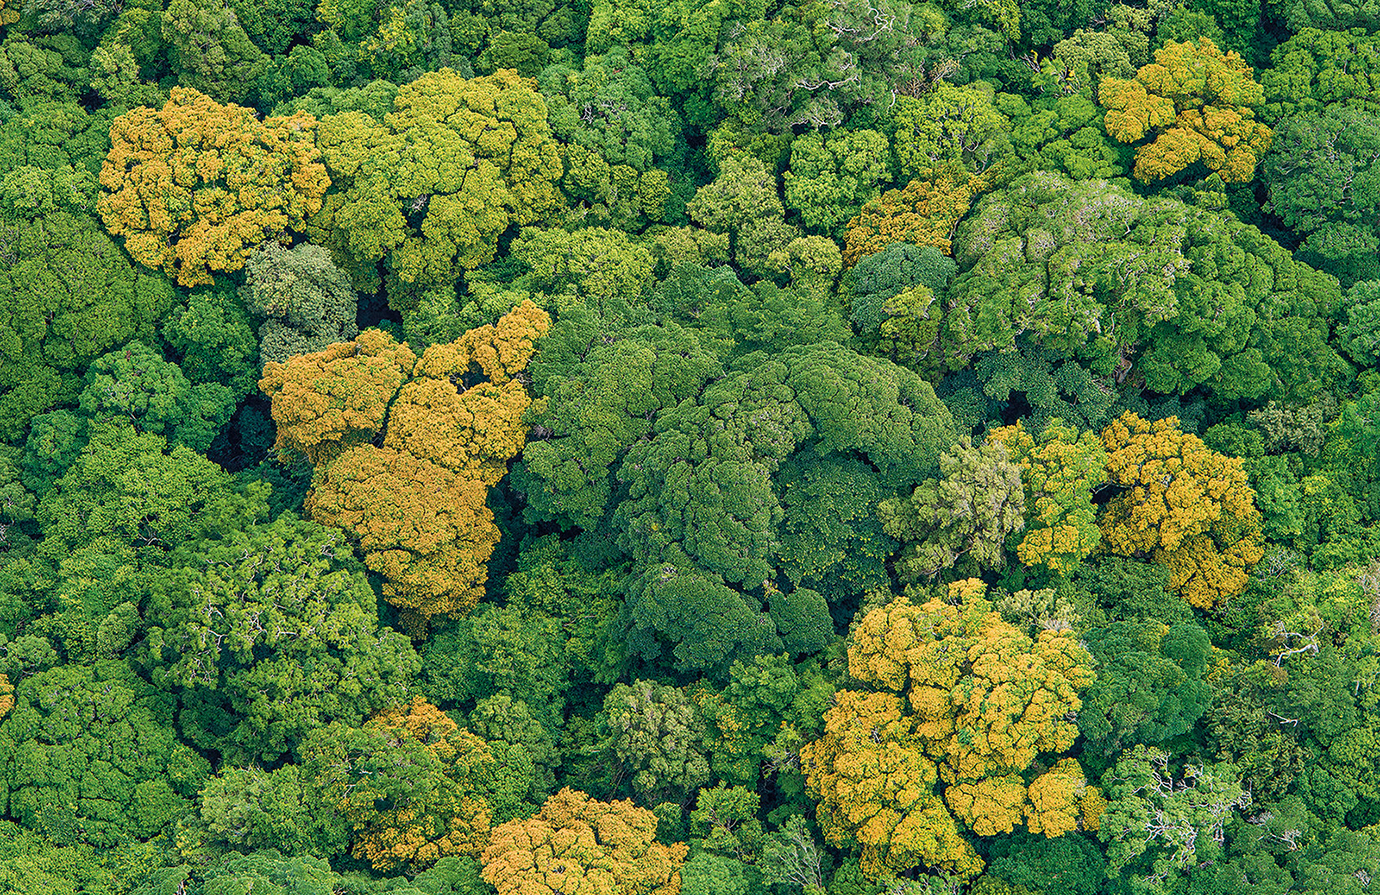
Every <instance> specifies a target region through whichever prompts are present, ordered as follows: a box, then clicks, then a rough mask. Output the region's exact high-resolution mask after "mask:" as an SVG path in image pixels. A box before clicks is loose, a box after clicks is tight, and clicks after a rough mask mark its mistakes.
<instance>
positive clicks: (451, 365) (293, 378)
mask: <svg viewBox="0 0 1380 895" xmlns="http://www.w3.org/2000/svg"><path fill="white" fill-rule="evenodd" d="M549 326H550V317H549V316H548V315H547V314H546V312H545V311H542V310H541V309H540V308H538V307H537V306H536V305H534V304H532V303H531V302H524V303H523V304H522V305H519V306H518V307H517V308H515V309H514V310H513V311H511V312H509V313H508V314H506V315H504V316H503V318H501V319H500V320H499V321H498V323H497V324H496V325H486V326H483V327H480V328H478V329H474V330H471V331H470V332H468V333H466V334H465V335H464V336H462V337H461V338H460V339H458V340H456V341H455V342H452V343H450V344H447V345H432V346H431V347H429V348H427V350H426V351H425V352H423V354H422V357H421V359H420V360H417V359H416V357H415V355H413V354H412V352H411V351H410V350H409V349H408V348H407V346H406V345H398V344H397V343H395V342H393V340H392V339H391V338H389V337H388V336H386V335H384V334H383V333H381V332H377V331H375V332H370V333H365V334H363V335H361V336H360V337H359V338H358V339H357V340H356V341H355V342H353V343H349V342H346V343H340V344H338V345H335V346H332V347H330V348H327V349H326V350H325V351H323V352H318V353H316V354H307V355H301V356H298V357H295V358H293V359H291V360H290V361H289V362H288V363H287V364H276V363H269V364H268V365H267V366H266V367H265V369H264V379H263V380H262V382H261V387H262V388H263V389H264V391H265V392H266V393H268V394H269V395H270V396H271V397H272V398H273V414H274V418H275V419H277V420H282V421H283V423H284V425H283V426H282V428H281V429H280V434H279V448H280V450H281V449H288V450H300V451H301V452H303V453H305V454H306V455H307V456H308V458H309V459H311V460H312V461H313V463H314V464H315V465H316V467H317V471H316V474H315V476H314V478H313V488H312V492H311V494H310V495H309V496H308V498H307V504H306V507H307V511H308V512H309V513H310V514H311V516H312V518H313V519H315V520H316V521H318V522H321V523H322V524H324V525H330V526H334V527H337V528H342V529H344V530H345V531H346V532H348V533H350V535H351V536H352V538H353V539H354V540H355V541H356V543H357V544H358V545H359V547H360V549H361V550H363V551H364V561H365V564H366V565H367V566H369V568H371V569H373V570H374V571H376V572H379V573H380V574H382V575H383V576H384V578H385V579H386V584H385V586H384V594H385V596H387V597H388V598H389V599H390V600H391V601H392V602H394V603H395V604H396V605H399V606H402V607H404V608H406V609H408V610H411V611H413V612H416V613H420V614H421V615H422V616H432V615H442V614H450V615H456V614H462V613H464V612H465V611H467V610H468V609H469V608H470V607H472V606H473V605H474V604H475V602H476V601H477V600H478V599H479V597H480V596H481V594H482V593H483V589H484V581H485V578H486V577H487V571H486V569H485V566H484V564H485V562H486V561H487V560H488V558H489V555H490V554H491V553H492V552H493V549H494V546H495V545H496V544H497V543H498V537H499V532H498V528H497V527H496V526H495V525H494V522H493V512H492V511H491V510H490V509H489V507H488V506H487V504H486V499H487V495H488V490H489V488H491V487H493V486H494V485H495V484H497V483H498V481H499V479H501V478H503V476H504V475H505V474H506V473H507V470H508V461H510V460H511V459H512V458H513V457H514V456H515V455H516V454H517V452H518V451H519V450H521V449H522V444H523V441H524V439H525V438H526V429H525V427H524V425H523V419H524V414H525V413H526V411H527V408H528V406H529V405H530V404H531V398H530V397H529V395H528V393H527V387H526V385H525V384H524V383H523V381H522V379H520V378H517V375H518V374H519V373H521V372H522V371H523V370H524V369H525V368H526V366H527V362H528V360H529V359H530V358H531V356H532V352H533V350H534V342H535V341H536V340H537V339H539V338H540V337H541V336H542V335H543V334H545V332H546V330H547V328H548V327H549ZM331 364H335V365H337V366H338V367H339V369H340V372H339V373H335V374H333V375H332V374H325V375H323V373H324V371H323V370H322V367H323V366H325V365H331ZM472 365H473V366H475V367H477V368H478V371H479V372H480V373H481V374H482V375H483V376H484V377H485V379H484V380H481V381H478V382H475V383H474V384H467V383H466V381H465V380H466V379H467V378H468V377H470V376H471V366H472ZM338 377H339V378H338ZM380 434H382V436H383V443H382V445H381V446H379V445H376V444H375V443H374V442H373V439H374V438H376V437H377V436H379V435H380ZM437 495H442V498H441V500H439V501H437V500H436V499H435V498H436V496H437ZM385 506H388V507H391V508H392V509H391V510H389V511H388V512H381V510H383V508H384V507H385Z"/></svg>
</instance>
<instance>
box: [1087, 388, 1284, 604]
mask: <svg viewBox="0 0 1380 895" xmlns="http://www.w3.org/2000/svg"><path fill="white" fill-rule="evenodd" d="M1102 444H1103V447H1105V448H1106V451H1107V476H1108V478H1109V480H1110V481H1111V482H1112V483H1113V484H1114V485H1117V486H1119V487H1120V488H1121V492H1120V493H1119V494H1117V495H1116V496H1115V497H1113V498H1112V499H1111V501H1109V502H1108V504H1107V507H1106V510H1105V511H1104V512H1103V515H1102V522H1101V528H1102V536H1103V538H1104V539H1105V541H1106V544H1107V548H1108V550H1110V551H1111V552H1113V553H1119V554H1121V555H1123V556H1149V557H1152V558H1153V559H1154V560H1155V561H1156V562H1159V563H1163V564H1164V565H1166V566H1168V567H1169V570H1170V583H1169V587H1170V588H1171V589H1172V590H1174V591H1175V592H1176V593H1178V594H1179V595H1181V596H1182V597H1183V598H1184V599H1185V600H1187V601H1188V602H1189V603H1191V604H1193V605H1194V606H1198V607H1200V608H1208V607H1210V606H1212V605H1214V604H1215V603H1217V602H1219V601H1220V600H1223V599H1226V598H1227V597H1231V596H1235V595H1236V594H1239V593H1241V592H1242V591H1243V590H1245V587H1246V571H1247V569H1249V568H1250V567H1251V566H1253V565H1254V564H1255V563H1257V562H1259V561H1260V559H1261V557H1262V556H1264V554H1265V550H1264V541H1263V537H1262V535H1261V532H1260V513H1259V511H1258V510H1257V509H1256V507H1255V492H1254V491H1253V490H1251V487H1250V485H1249V484H1248V483H1247V479H1246V471H1245V468H1244V463H1243V461H1242V460H1241V459H1240V458H1238V457H1228V456H1226V455H1225V454H1219V453H1217V452H1216V451H1214V450H1211V449H1210V448H1208V446H1207V445H1205V444H1203V441H1202V439H1200V438H1198V437H1197V436H1196V435H1190V434H1187V433H1185V432H1182V431H1180V430H1179V420H1178V418H1177V417H1172V416H1171V417H1167V418H1165V419H1162V420H1157V421H1155V422H1153V423H1152V422H1148V421H1146V420H1143V419H1141V418H1140V417H1139V416H1137V415H1136V414H1134V413H1131V412H1129V411H1128V412H1126V413H1124V414H1122V415H1121V416H1120V417H1119V418H1117V419H1116V420H1114V421H1113V422H1112V424H1111V425H1109V426H1108V427H1107V428H1105V429H1103V430H1102Z"/></svg>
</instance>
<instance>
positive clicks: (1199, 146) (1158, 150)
mask: <svg viewBox="0 0 1380 895" xmlns="http://www.w3.org/2000/svg"><path fill="white" fill-rule="evenodd" d="M1097 89H1098V100H1099V102H1101V104H1102V106H1103V107H1104V108H1105V109H1106V110H1107V116H1106V126H1107V133H1108V134H1110V135H1111V136H1112V137H1113V138H1114V139H1116V140H1120V141H1121V142H1123V143H1137V142H1140V141H1141V140H1143V139H1145V138H1146V137H1154V139H1153V141H1151V142H1150V143H1147V144H1144V145H1142V146H1141V147H1139V148H1138V149H1137V150H1136V167H1135V175H1136V179H1138V180H1143V181H1150V180H1163V179H1165V178H1166V177H1170V176H1171V175H1174V174H1177V173H1178V172H1180V171H1182V170H1183V169H1184V168H1187V167H1188V166H1189V165H1192V164H1194V163H1196V162H1202V163H1203V165H1204V166H1205V167H1206V168H1207V169H1208V170H1210V171H1215V172H1217V173H1218V174H1219V175H1221V177H1222V179H1223V180H1224V181H1227V182H1229V183H1230V182H1233V181H1237V182H1242V181H1248V180H1250V179H1251V177H1252V176H1253V175H1254V173H1255V167H1256V165H1257V164H1258V163H1259V162H1260V157H1261V156H1262V155H1264V154H1265V150H1267V149H1269V148H1270V139H1271V136H1272V134H1271V131H1270V128H1268V127H1266V126H1265V125H1264V124H1262V123H1260V122H1258V121H1256V120H1255V109H1256V107H1258V106H1259V105H1260V104H1261V103H1262V102H1263V101H1264V94H1263V93H1262V91H1261V88H1260V85H1259V84H1258V83H1256V81H1255V80H1254V79H1253V77H1252V71H1251V69H1250V67H1249V66H1247V65H1246V64H1245V62H1244V61H1243V60H1242V58H1241V57H1240V56H1238V55H1237V54H1236V53H1233V52H1231V51H1227V52H1226V53H1223V52H1222V51H1221V50H1219V49H1218V48H1217V45H1216V44H1214V43H1213V42H1212V41H1211V40H1209V39H1207V38H1206V37H1203V38H1199V40H1198V43H1197V44H1193V43H1176V42H1174V41H1172V40H1171V41H1169V42H1167V43H1166V44H1165V45H1164V46H1162V47H1160V48H1159V49H1158V50H1156V51H1155V61H1154V62H1152V63H1150V64H1148V65H1143V66H1141V67H1140V69H1139V70H1138V71H1137V72H1136V77H1135V80H1123V79H1121V78H1103V79H1102V80H1101V81H1100V82H1099V83H1098V88H1097Z"/></svg>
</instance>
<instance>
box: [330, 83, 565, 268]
mask: <svg viewBox="0 0 1380 895" xmlns="http://www.w3.org/2000/svg"><path fill="white" fill-rule="evenodd" d="M318 143H319V145H320V151H321V157H322V159H323V160H324V161H325V165H326V169H327V170H328V171H329V173H330V178H331V183H332V186H333V189H332V191H331V192H330V194H329V195H327V196H326V198H325V201H324V204H323V205H322V206H321V207H320V213H319V215H317V216H316V217H315V218H314V219H313V222H312V233H313V234H314V235H315V236H316V237H317V238H320V239H322V240H324V241H325V242H326V244H328V245H329V246H330V247H331V248H332V249H333V250H334V251H335V252H337V253H338V254H339V255H340V256H341V257H343V258H347V259H349V260H350V261H351V262H352V263H353V264H354V265H356V266H357V267H356V269H355V270H354V271H352V273H353V274H354V276H355V278H356V280H357V281H360V282H367V281H368V279H369V277H370V276H372V275H373V274H372V271H373V265H374V264H375V263H376V262H378V261H380V260H384V259H385V258H386V260H387V264H388V270H389V271H390V272H391V273H392V275H393V276H395V277H396V278H397V280H398V281H399V282H401V283H402V284H405V285H413V284H418V285H423V286H429V285H440V284H443V283H450V282H453V281H454V279H455V277H456V275H457V274H458V272H459V271H461V270H467V269H471V268H474V267H476V266H478V265H480V264H483V263H485V262H487V261H490V260H492V259H493V256H494V251H495V250H496V248H497V243H498V237H499V235H500V234H502V233H503V231H505V230H507V229H508V227H509V226H511V225H512V224H533V223H536V222H538V221H540V220H542V219H543V217H545V216H546V215H548V214H550V213H551V212H553V211H555V210H556V209H557V208H558V207H559V204H560V202H559V193H558V187H557V184H558V182H559V181H560V178H561V173H562V170H563V169H562V165H561V154H560V148H559V144H557V143H556V141H555V140H554V139H553V138H552V136H551V127H550V125H549V124H548V123H547V113H546V103H545V102H544V101H543V99H542V97H541V94H539V93H537V92H536V91H535V90H534V89H533V88H532V86H531V85H530V84H529V83H528V82H527V81H526V80H524V79H523V78H521V77H519V76H518V75H517V73H516V72H513V71H509V70H503V71H501V72H497V73H495V74H493V75H489V76H487V77H482V78H465V77H464V76H463V75H461V74H460V73H458V72H456V71H453V70H451V69H442V70H440V71H435V72H431V73H428V74H426V75H424V76H423V77H421V78H418V79H417V80H416V81H413V82H412V83H410V84H407V85H405V86H404V87H402V88H400V89H399V90H398V93H397V96H396V97H395V98H394V100H393V107H392V109H391V110H390V111H389V112H388V114H386V115H385V116H384V118H383V120H382V121H378V120H376V119H374V118H371V117H369V116H368V115H366V114H364V113H362V112H350V111H346V112H341V113H339V114H336V115H332V116H329V117H327V118H325V119H323V120H322V122H321V124H320V126H319V137H318Z"/></svg>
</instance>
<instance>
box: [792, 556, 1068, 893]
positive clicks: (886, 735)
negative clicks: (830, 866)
mask: <svg viewBox="0 0 1380 895" xmlns="http://www.w3.org/2000/svg"><path fill="white" fill-rule="evenodd" d="M984 593H985V587H984V585H983V584H982V582H981V581H978V580H976V579H967V580H964V581H959V582H955V583H954V584H952V585H949V587H948V591H947V598H946V599H938V598H936V599H931V600H929V601H928V602H926V603H924V604H921V605H916V604H915V603H913V602H911V601H910V600H909V599H908V598H906V597H899V598H897V599H895V600H893V601H892V602H890V603H888V604H887V605H886V606H883V607H880V608H878V609H874V610H872V611H871V612H869V613H868V614H867V615H866V616H864V617H863V619H862V621H861V622H860V623H859V625H858V628H857V629H856V631H855V632H854V639H853V644H852V645H851V646H850V647H849V650H848V671H849V674H850V675H852V676H853V677H854V678H856V679H857V680H859V681H861V682H863V683H865V684H869V685H871V686H873V687H875V688H876V692H861V691H847V690H845V691H842V692H840V693H839V694H838V697H837V699H836V700H835V705H834V706H833V707H832V708H830V709H829V710H828V711H827V712H826V713H825V716H824V722H825V729H824V734H823V736H821V737H820V739H818V740H816V741H815V742H814V743H811V744H809V745H807V746H805V747H804V748H803V749H802V750H801V766H802V768H804V770H805V774H806V783H807V786H808V787H809V789H810V791H811V792H812V793H814V794H815V795H817V796H818V797H819V799H820V807H819V818H820V826H821V829H822V830H823V831H824V834H825V836H826V837H827V838H828V839H829V840H830V841H831V842H833V843H834V844H836V845H843V844H844V843H846V842H857V843H858V844H859V845H861V846H862V866H863V869H864V871H865V872H867V873H869V874H870V875H873V876H876V875H878V874H880V873H882V872H885V871H891V872H900V871H904V870H908V869H910V868H912V867H914V866H916V865H917V864H921V863H923V864H925V865H926V866H928V867H931V868H934V869H937V870H943V871H945V872H949V873H955V874H958V875H960V876H963V877H965V878H971V877H973V876H975V875H976V874H977V873H979V872H980V871H981V870H982V861H981V859H979V858H978V856H977V854H976V853H975V852H974V851H973V849H972V846H971V845H969V844H968V842H967V841H966V840H965V839H964V838H963V837H962V836H961V835H959V833H958V830H959V829H960V828H959V826H958V824H959V823H960V822H961V823H962V824H963V825H964V826H966V827H967V828H969V829H971V830H972V831H973V832H974V833H977V834H978V835H984V836H987V835H995V834H996V833H1006V832H1010V831H1011V830H1012V829H1013V828H1014V827H1015V825H1016V824H1018V823H1021V822H1022V819H1023V818H1024V819H1026V820H1027V822H1030V821H1031V819H1033V823H1030V828H1031V829H1032V830H1033V831H1035V832H1044V833H1045V834H1046V835H1060V834H1062V833H1063V832H1066V831H1067V830H1069V829H1074V828H1077V826H1078V825H1079V823H1080V820H1081V818H1082V817H1083V815H1084V814H1085V813H1087V812H1086V811H1085V807H1084V806H1085V803H1086V802H1088V801H1089V800H1090V799H1094V795H1093V794H1094V793H1095V790H1093V789H1092V788H1091V787H1087V786H1086V781H1083V783H1082V784H1077V785H1075V784H1073V783H1069V782H1068V781H1056V780H1051V781H1045V782H1044V783H1041V784H1040V786H1039V787H1037V788H1036V790H1035V791H1034V793H1033V794H1032V792H1031V789H1030V784H1028V783H1027V781H1026V774H1027V772H1028V771H1029V769H1030V768H1031V767H1032V766H1033V765H1034V764H1035V763H1036V760H1037V758H1039V757H1040V756H1042V755H1047V754H1051V753H1059V752H1063V751H1065V750H1067V749H1069V748H1070V747H1071V746H1072V745H1073V742H1074V740H1075V738H1076V737H1077V736H1078V729H1077V727H1076V726H1075V725H1074V724H1073V723H1072V722H1071V721H1070V720H1069V718H1070V717H1071V716H1072V714H1073V713H1075V712H1077V711H1078V709H1079V707H1080V706H1081V705H1082V703H1081V701H1080V700H1079V697H1078V691H1079V690H1081V689H1083V688H1085V687H1087V686H1088V685H1089V684H1090V683H1092V680H1093V672H1092V658H1091V657H1090V656H1089V655H1088V652H1087V651H1086V650H1085V649H1084V648H1083V647H1082V646H1081V645H1079V643H1078V639H1077V636H1076V635H1075V634H1074V632H1072V631H1071V630H1044V631H1040V632H1039V634H1038V635H1037V636H1036V637H1035V638H1034V639H1032V638H1031V637H1030V636H1029V635H1028V634H1026V633H1025V632H1024V631H1022V630H1020V629H1018V628H1016V627H1015V626H1013V625H1011V624H1010V623H1008V622H1007V621H1005V620H1004V619H1003V618H1002V616H1001V615H1000V613H998V612H996V611H995V610H994V609H993V608H992V606H991V604H990V603H989V602H988V601H987V600H986V599H985V597H984ZM1069 761H1070V762H1072V760H1071V759H1070V760H1069ZM1062 768H1063V769H1062V771H1061V773H1063V774H1064V775H1065V776H1066V777H1070V778H1071V777H1072V776H1073V775H1074V773H1075V769H1077V768H1078V766H1077V763H1076V762H1072V764H1065V765H1063V766H1062ZM1076 774H1077V776H1078V777H1079V778H1081V776H1082V772H1081V769H1077V771H1076ZM1037 780H1038V778H1037ZM1061 787H1062V789H1063V790H1069V791H1071V792H1073V793H1074V795H1073V796H1072V797H1070V798H1067V799H1064V800H1063V801H1062V802H1061V801H1060V800H1059V799H1057V798H1055V792H1056V791H1059V790H1060V788H1061ZM1037 798H1038V799H1039V801H1038V802H1036V801H1034V800H1035V799H1037ZM1061 806H1062V808H1061ZM1060 810H1062V811H1063V814H1062V815H1060V814H1058V812H1059V811H1060Z"/></svg>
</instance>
